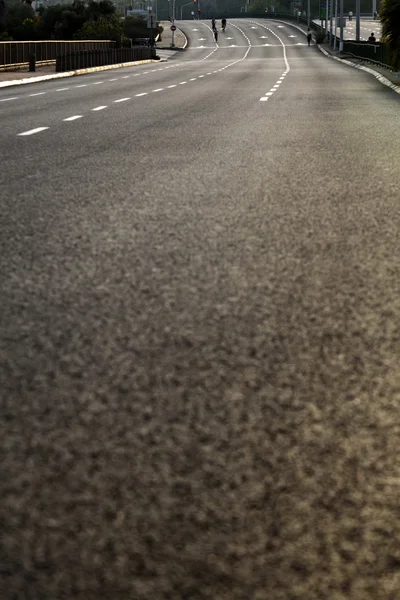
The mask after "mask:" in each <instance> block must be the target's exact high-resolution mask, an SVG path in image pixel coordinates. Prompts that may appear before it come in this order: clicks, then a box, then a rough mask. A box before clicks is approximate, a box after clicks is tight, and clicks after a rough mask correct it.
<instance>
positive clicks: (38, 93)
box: [29, 92, 46, 96]
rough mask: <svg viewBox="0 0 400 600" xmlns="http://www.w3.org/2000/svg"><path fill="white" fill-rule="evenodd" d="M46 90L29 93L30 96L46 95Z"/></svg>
mask: <svg viewBox="0 0 400 600" xmlns="http://www.w3.org/2000/svg"><path fill="white" fill-rule="evenodd" d="M45 93H46V92H36V94H29V96H44V94H45Z"/></svg>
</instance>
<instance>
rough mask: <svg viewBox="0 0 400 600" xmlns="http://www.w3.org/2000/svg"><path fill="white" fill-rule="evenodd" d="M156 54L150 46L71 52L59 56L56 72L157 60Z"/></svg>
mask: <svg viewBox="0 0 400 600" xmlns="http://www.w3.org/2000/svg"><path fill="white" fill-rule="evenodd" d="M155 54H156V53H155V50H154V49H153V48H151V47H149V46H134V47H133V48H108V49H105V50H81V51H80V52H69V53H67V54H61V55H60V56H57V59H56V71H57V72H60V71H75V70H77V69H88V68H91V67H101V66H104V65H116V64H120V63H127V62H135V61H139V60H150V59H151V58H155Z"/></svg>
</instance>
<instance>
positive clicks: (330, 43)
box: [329, 0, 333, 46]
mask: <svg viewBox="0 0 400 600" xmlns="http://www.w3.org/2000/svg"><path fill="white" fill-rule="evenodd" d="M332 2H333V0H329V13H330V22H329V45H330V46H333V43H332V40H333V6H332Z"/></svg>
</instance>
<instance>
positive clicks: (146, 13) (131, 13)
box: [126, 9, 149, 19]
mask: <svg viewBox="0 0 400 600" xmlns="http://www.w3.org/2000/svg"><path fill="white" fill-rule="evenodd" d="M126 16H127V17H142V18H143V19H147V17H148V16H149V11H147V10H140V9H133V10H127V11H126Z"/></svg>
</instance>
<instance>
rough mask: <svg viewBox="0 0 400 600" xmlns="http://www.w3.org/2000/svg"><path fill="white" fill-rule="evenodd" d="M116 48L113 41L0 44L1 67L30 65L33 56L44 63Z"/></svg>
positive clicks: (54, 41) (50, 41) (53, 41)
mask: <svg viewBox="0 0 400 600" xmlns="http://www.w3.org/2000/svg"><path fill="white" fill-rule="evenodd" d="M114 47H115V42H113V41H111V40H79V41H62V40H48V41H38V42H36V41H27V42H0V67H6V66H10V67H12V66H13V65H17V64H20V65H21V64H28V62H29V59H30V57H31V56H32V54H34V55H35V56H36V61H37V62H43V61H50V60H55V59H56V58H57V56H59V55H60V54H66V53H68V52H78V51H81V50H102V49H107V48H114Z"/></svg>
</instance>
